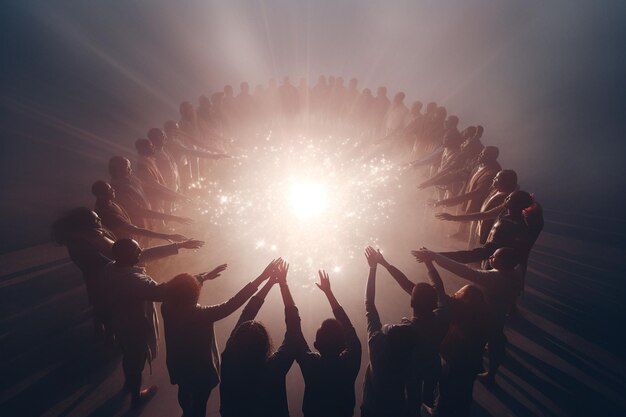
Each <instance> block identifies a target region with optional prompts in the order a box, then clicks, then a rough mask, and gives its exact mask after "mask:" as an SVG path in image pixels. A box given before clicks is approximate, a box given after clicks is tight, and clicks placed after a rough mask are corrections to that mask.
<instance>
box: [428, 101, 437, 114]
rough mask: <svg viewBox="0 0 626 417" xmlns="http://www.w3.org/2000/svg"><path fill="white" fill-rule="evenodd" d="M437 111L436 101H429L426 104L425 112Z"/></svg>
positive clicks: (432, 112)
mask: <svg viewBox="0 0 626 417" xmlns="http://www.w3.org/2000/svg"><path fill="white" fill-rule="evenodd" d="M436 111H437V103H435V102H434V101H431V102H430V103H428V104H427V105H426V114H431V115H432V114H434V113H435V112H436Z"/></svg>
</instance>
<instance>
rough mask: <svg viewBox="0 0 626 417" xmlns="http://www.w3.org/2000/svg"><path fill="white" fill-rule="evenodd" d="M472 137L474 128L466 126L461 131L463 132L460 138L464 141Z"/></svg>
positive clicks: (474, 131) (474, 132) (474, 133)
mask: <svg viewBox="0 0 626 417" xmlns="http://www.w3.org/2000/svg"><path fill="white" fill-rule="evenodd" d="M474 135H476V126H467V127H466V128H465V129H463V132H461V136H463V139H465V140H469V139H471V138H473V137H474Z"/></svg>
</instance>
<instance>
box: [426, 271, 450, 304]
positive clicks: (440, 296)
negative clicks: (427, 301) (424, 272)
mask: <svg viewBox="0 0 626 417" xmlns="http://www.w3.org/2000/svg"><path fill="white" fill-rule="evenodd" d="M424 265H426V269H428V278H430V282H431V283H432V284H433V287H435V291H437V301H438V302H437V304H438V305H439V307H443V306H445V305H447V304H448V296H447V295H446V290H445V288H444V286H443V281H442V280H441V276H440V275H439V272H438V271H437V269H436V268H435V266H434V265H433V263H432V261H424Z"/></svg>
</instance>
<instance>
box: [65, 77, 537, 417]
mask: <svg viewBox="0 0 626 417" xmlns="http://www.w3.org/2000/svg"><path fill="white" fill-rule="evenodd" d="M404 99H405V95H404V93H401V92H400V93H398V94H396V96H395V97H394V99H393V100H389V99H388V98H387V91H386V88H385V87H380V88H378V89H377V94H376V96H374V95H373V94H372V92H371V90H370V89H368V88H365V89H363V90H362V91H359V89H358V81H357V80H356V79H352V80H350V82H349V85H348V86H347V87H346V86H344V82H343V79H342V78H341V77H337V78H335V77H332V76H330V77H328V78H326V77H325V76H321V77H319V80H318V82H317V84H316V85H314V86H312V87H309V86H308V85H307V82H306V80H304V79H303V80H301V81H300V83H299V84H298V85H297V86H295V85H292V84H291V83H290V81H289V79H288V78H287V77H285V79H284V80H283V82H282V84H281V85H280V86H277V84H276V82H275V81H274V80H271V81H270V83H269V86H268V87H267V88H265V87H263V86H258V87H257V88H256V90H255V92H254V94H251V93H250V91H249V86H248V84H247V83H245V82H244V83H241V91H240V93H239V94H238V95H236V96H235V95H234V92H233V88H232V87H230V86H226V87H225V88H224V90H223V91H222V92H217V93H215V94H212V95H211V96H210V98H209V97H206V96H201V97H200V99H199V101H198V106H197V107H194V105H193V104H192V103H190V102H183V103H181V105H180V120H179V121H174V120H169V121H167V122H165V123H164V125H163V129H160V128H156V127H155V128H151V129H150V130H149V131H148V132H147V139H138V140H137V141H136V142H135V147H136V150H137V159H136V161H135V163H134V164H132V165H131V162H130V160H129V159H127V158H125V157H122V156H114V157H112V158H111V159H110V160H109V164H108V169H109V174H110V176H111V178H110V181H109V182H105V181H96V182H95V183H94V184H93V186H92V193H93V195H94V196H95V198H96V202H95V208H94V210H91V209H89V208H86V207H80V208H76V209H73V210H70V211H69V212H67V213H66V214H64V215H63V216H62V217H60V218H59V219H58V220H57V221H56V222H55V224H54V225H53V235H54V238H55V240H56V241H57V242H58V243H59V244H62V245H65V246H66V247H67V250H68V253H69V256H70V257H71V259H72V260H73V261H74V263H75V264H76V265H77V266H78V268H79V269H80V270H81V271H82V273H83V278H84V282H85V284H86V288H87V295H88V298H89V303H90V305H91V306H92V307H93V319H94V325H95V329H96V334H97V336H98V337H100V338H101V339H102V340H104V341H106V342H109V343H114V344H116V345H117V346H119V347H120V348H121V351H122V354H123V363H122V366H123V371H124V376H125V384H124V390H125V392H127V393H128V394H130V396H131V405H132V406H133V407H140V406H142V405H143V404H145V402H146V401H147V400H149V399H150V398H151V397H152V396H153V395H155V393H156V391H157V387H156V386H151V387H147V388H142V372H143V370H144V366H145V363H146V361H148V362H151V361H152V360H154V358H155V357H156V352H157V350H156V348H157V342H158V332H157V328H158V324H157V314H156V310H155V305H154V302H161V303H162V305H161V313H162V317H163V322H164V329H165V346H166V363H167V368H168V371H169V376H170V380H171V383H172V384H175V385H178V401H179V403H180V406H181V408H182V410H183V415H184V416H186V417H192V416H204V415H205V414H206V404H207V401H208V399H209V396H210V394H211V392H212V390H214V389H215V388H216V387H217V386H218V384H219V391H220V413H221V415H222V416H224V417H230V416H239V417H244V416H246V417H250V416H267V417H282V416H289V409H288V403H287V393H286V386H285V378H286V374H287V372H288V371H289V369H290V368H291V366H292V364H293V362H294V361H295V362H297V363H298V365H299V366H300V369H301V371H302V376H303V378H304V384H305V389H304V399H303V402H302V411H303V414H304V416H305V417H317V416H319V417H322V416H323V417H333V416H341V417H347V416H352V415H353V413H354V407H355V387H354V385H355V380H356V377H357V374H358V372H359V368H360V365H361V354H362V348H361V342H360V341H359V338H358V337H357V332H356V330H355V328H354V327H353V325H352V323H351V321H350V319H349V317H348V315H347V314H346V312H345V311H344V309H343V308H342V306H341V304H340V303H339V301H338V300H337V299H336V298H335V296H334V294H333V290H332V287H331V281H330V278H329V276H328V274H327V273H326V272H325V271H319V283H318V284H317V286H318V288H319V289H320V290H321V292H322V293H323V294H324V295H325V296H326V298H327V299H328V302H329V305H330V307H331V310H332V313H333V315H334V318H329V319H326V320H324V321H323V322H322V324H321V326H320V327H319V329H318V330H317V333H316V336H315V340H314V342H313V345H312V346H313V348H314V349H311V346H310V344H309V343H308V342H307V341H306V340H305V337H304V336H303V334H302V329H301V325H300V316H299V312H298V308H297V307H296V303H295V302H294V299H293V297H292V295H291V293H290V290H289V280H288V278H287V275H288V270H289V265H288V264H287V263H286V261H285V260H283V259H280V258H279V259H275V260H273V261H272V262H270V263H269V265H267V267H266V268H265V269H264V270H263V271H262V272H261V273H260V275H259V276H258V277H257V278H256V279H254V280H252V281H251V282H250V283H248V284H247V285H245V286H244V287H243V288H242V289H241V290H240V291H239V292H237V293H236V294H235V295H234V296H233V297H232V298H231V299H229V300H228V301H225V302H224V303H222V304H218V305H212V306H204V305H199V304H198V299H199V295H200V290H201V288H202V284H203V282H205V281H210V280H213V279H215V278H217V277H219V276H220V274H221V273H223V272H224V270H225V269H226V267H227V265H220V266H217V267H216V268H215V269H213V270H212V271H210V272H206V273H202V274H198V275H191V274H187V273H182V274H180V275H177V276H175V277H174V278H173V279H171V280H169V281H167V282H164V283H161V284H157V282H155V281H154V280H153V279H152V278H151V277H150V276H149V275H148V274H147V272H146V269H145V268H144V266H145V265H146V264H147V263H150V262H151V261H154V260H157V259H161V258H165V257H168V256H171V255H174V254H176V253H178V251H179V250H181V249H197V248H199V247H201V246H202V245H203V244H204V242H202V241H200V240H195V239H188V238H187V237H185V236H183V235H181V234H176V233H172V229H168V228H167V227H166V226H165V222H167V223H168V224H171V223H182V224H188V223H190V222H191V219H188V218H186V217H182V216H178V215H176V214H175V213H176V211H177V209H178V208H180V207H181V206H184V205H185V204H186V203H188V202H189V201H190V199H189V193H190V192H191V191H192V190H193V188H194V187H195V186H197V184H198V183H199V181H202V179H203V176H206V175H207V173H208V172H209V170H210V167H211V164H215V160H217V159H224V158H230V157H231V156H230V154H231V153H236V152H237V150H238V149H239V148H240V147H245V146H249V145H250V143H251V142H250V137H254V134H253V133H254V132H264V131H268V130H272V129H280V128H294V129H296V128H298V127H299V128H303V127H304V128H306V129H318V130H321V131H327V132H335V133H336V132H339V133H340V134H344V135H351V136H353V137H356V138H358V140H359V141H361V142H362V143H367V144H369V145H371V146H372V147H375V148H378V149H381V150H387V151H390V152H395V153H396V154H397V155H402V156H403V157H406V155H410V158H409V161H408V162H406V163H404V164H403V165H402V168H403V169H407V170H409V169H413V170H421V171H418V173H420V174H421V175H423V176H426V177H427V179H426V180H424V181H422V182H421V183H420V184H418V188H422V189H423V188H427V187H435V188H434V190H435V191H434V193H433V194H434V195H436V196H437V199H435V200H430V203H431V204H432V205H433V206H435V207H457V214H451V213H438V214H436V217H437V218H439V219H440V220H446V221H457V222H459V229H458V231H457V232H456V233H455V234H453V235H452V236H451V237H452V238H457V239H463V240H467V241H468V250H462V251H454V252H439V253H437V252H433V251H430V250H428V249H426V248H421V249H418V250H414V251H412V254H413V255H414V257H415V258H416V260H417V261H418V262H422V263H423V264H424V265H425V267H426V271H427V273H428V277H429V281H430V283H426V282H418V283H414V282H412V281H411V280H409V279H408V278H407V277H406V276H405V275H404V274H403V273H402V272H401V271H400V270H399V269H398V268H396V267H394V266H393V265H392V264H390V263H389V262H388V261H387V259H386V258H385V257H384V256H383V254H382V253H381V252H380V251H379V250H376V249H374V248H372V247H367V248H366V249H365V258H366V261H367V265H368V267H369V275H368V278H367V284H366V291H365V307H366V317H367V347H368V354H369V364H368V366H367V369H366V371H365V382H364V387H363V403H362V405H361V413H362V416H364V417H370V416H381V417H383V416H388V417H402V416H418V415H420V413H421V412H424V413H427V414H430V415H440V416H467V415H469V413H470V408H471V404H472V401H473V400H472V391H473V385H474V382H475V380H476V379H477V378H478V379H479V380H481V381H482V382H484V383H485V384H489V385H493V384H495V376H496V372H497V369H498V367H499V366H500V364H501V363H502V361H503V359H504V356H505V346H506V343H507V340H506V336H505V335H504V331H503V329H504V326H505V321H506V319H507V316H509V315H511V314H515V313H516V299H517V297H518V296H519V295H520V293H521V292H522V290H523V282H524V275H525V273H526V265H527V262H528V256H529V253H530V250H531V248H532V246H533V244H534V242H535V240H536V239H537V237H538V235H539V233H540V231H541V229H542V227H543V216H542V210H541V207H540V206H539V205H538V204H537V203H536V202H535V201H534V198H533V196H532V195H531V194H529V193H527V192H525V191H521V190H519V186H518V183H517V174H516V173H515V171H512V170H506V169H505V170H503V169H502V168H501V167H500V165H499V164H498V162H497V158H498V148H496V147H494V146H483V145H482V143H481V137H482V135H483V128H482V127H481V126H469V127H466V128H465V129H463V130H462V131H460V130H459V128H458V124H459V119H458V117H456V116H452V115H451V116H448V115H447V111H446V109H445V108H444V107H441V106H438V105H437V104H436V103H428V104H427V105H426V107H425V111H424V112H423V113H422V108H423V106H422V103H421V102H419V101H418V102H415V103H413V105H412V106H411V108H410V109H409V108H408V107H407V106H406V105H405V104H404ZM152 239H162V240H169V241H170V242H174V243H169V244H165V245H161V246H152V247H146V246H148V243H149V241H150V240H152ZM467 264H473V266H471V267H470V266H468V265H467ZM435 265H438V266H440V267H441V268H444V269H446V270H448V271H451V272H452V273H454V274H456V275H458V276H459V277H461V278H463V279H465V280H467V281H469V282H470V283H469V284H468V285H465V286H464V287H462V288H461V289H460V290H459V291H457V292H456V293H454V294H451V295H448V294H446V292H445V289H444V284H443V281H442V279H441V278H440V276H439V274H438V272H437V269H436V268H435ZM379 267H382V268H384V269H386V270H387V271H388V272H389V274H390V275H391V277H392V278H393V279H394V280H395V281H396V282H397V283H398V284H399V285H400V287H401V288H402V289H403V290H404V291H405V292H406V293H407V294H408V297H407V300H406V302H407V303H409V305H410V307H411V309H412V311H413V316H412V317H411V318H410V319H402V320H401V321H400V322H398V323H397V324H392V325H383V324H382V323H381V321H380V317H379V314H378V311H377V308H376V304H375V294H376V274H377V270H378V268H379ZM274 286H278V288H279V290H280V293H281V295H282V300H283V302H284V307H285V310H284V311H285V324H286V332H285V336H284V339H283V341H282V343H281V344H280V345H279V347H278V349H276V350H274V349H273V348H272V343H271V339H270V336H269V334H268V331H267V329H266V328H265V326H264V325H263V324H261V323H259V322H258V321H255V317H256V315H257V313H258V311H259V310H260V308H261V307H262V305H263V302H264V299H265V297H266V295H267V294H268V292H269V291H270V290H271V289H272V288H273V287H274ZM259 288H260V289H259ZM246 303H247V304H246ZM244 304H245V308H244V309H243V311H242V313H241V316H240V317H239V320H238V321H237V324H236V326H235V328H234V329H233V331H232V333H231V334H230V337H229V338H228V340H227V342H226V347H225V349H224V350H223V352H222V353H221V355H220V353H219V351H218V347H217V343H216V338H215V334H214V330H213V326H214V323H215V322H216V321H218V320H221V319H223V318H225V317H227V316H229V315H231V314H233V313H234V312H235V311H236V310H238V309H239V308H240V307H241V306H243V305H244ZM486 347H487V351H488V358H489V366H488V370H486V371H484V368H483V365H482V363H483V359H482V358H483V352H484V351H485V348H486Z"/></svg>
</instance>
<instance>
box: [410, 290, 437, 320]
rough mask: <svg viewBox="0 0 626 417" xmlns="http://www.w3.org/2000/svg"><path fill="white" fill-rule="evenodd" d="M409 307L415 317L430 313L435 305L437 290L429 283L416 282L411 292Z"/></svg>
mask: <svg viewBox="0 0 626 417" xmlns="http://www.w3.org/2000/svg"><path fill="white" fill-rule="evenodd" d="M411 307H412V308H413V312H414V314H415V315H416V316H417V317H424V316H428V315H430V314H432V312H433V310H434V309H435V308H436V307H437V291H435V289H434V288H433V286H432V285H430V284H427V283H425V282H420V283H417V284H416V285H415V286H414V287H413V291H412V292H411Z"/></svg>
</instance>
